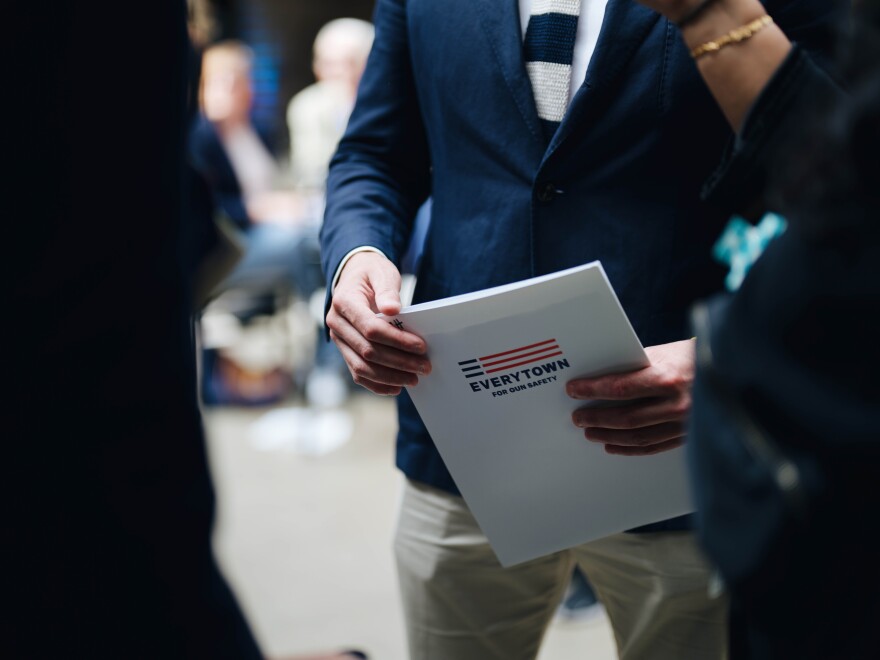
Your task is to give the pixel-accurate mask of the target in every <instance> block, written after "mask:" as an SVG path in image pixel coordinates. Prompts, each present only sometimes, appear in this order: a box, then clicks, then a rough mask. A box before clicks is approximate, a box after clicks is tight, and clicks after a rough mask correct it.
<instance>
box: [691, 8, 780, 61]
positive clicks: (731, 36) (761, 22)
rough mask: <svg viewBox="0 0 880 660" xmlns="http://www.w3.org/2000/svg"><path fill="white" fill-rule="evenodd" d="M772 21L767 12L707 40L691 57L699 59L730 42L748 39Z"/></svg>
mask: <svg viewBox="0 0 880 660" xmlns="http://www.w3.org/2000/svg"><path fill="white" fill-rule="evenodd" d="M772 22H773V19H772V18H770V17H769V16H768V15H767V14H764V15H763V16H761V18H756V19H755V20H754V21H752V22H751V23H747V24H746V25H743V26H741V27H738V28H736V29H734V30H731V31H730V32H728V33H727V34H725V35H724V36H723V37H718V38H717V39H713V40H712V41H707V42H706V43H704V44H703V45H701V46H697V47H696V48H694V49H693V50H692V51H691V57H693V58H694V59H697V58H698V57H702V56H703V55H705V54H706V53H714V52H717V51H719V50H721V49H722V48H724V47H725V46H727V45H729V44H738V43H739V42H740V41H745V40H746V39H748V38H750V37H753V36H755V34H757V33H758V32H760V31H761V30H762V29H764V28H765V27H767V26H768V25H770V24H771V23H772Z"/></svg>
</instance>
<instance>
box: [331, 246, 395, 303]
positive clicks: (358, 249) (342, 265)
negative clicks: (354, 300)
mask: <svg viewBox="0 0 880 660" xmlns="http://www.w3.org/2000/svg"><path fill="white" fill-rule="evenodd" d="M358 252H375V253H376V254H381V255H382V256H383V257H385V258H386V259H387V258H388V257H387V255H386V254H385V253H384V252H382V250H380V249H379V248H374V247H372V246H371V245H362V246H361V247H356V248H355V249H354V250H352V251H350V252H349V253H348V254H346V255H345V256H344V257H342V261H340V262H339V265H338V266H337V267H336V272H335V273H334V274H333V281H332V282H331V283H330V295H331V296H332V295H333V292H334V291H335V290H336V283H337V282H338V281H339V276H340V275H342V269H343V268H345V264H347V263H348V260H349V259H351V258H352V257H353V256H354V255H356V254H357V253H358Z"/></svg>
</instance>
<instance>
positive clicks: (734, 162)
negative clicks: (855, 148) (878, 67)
mask: <svg viewBox="0 0 880 660" xmlns="http://www.w3.org/2000/svg"><path fill="white" fill-rule="evenodd" d="M765 6H766V9H767V12H768V13H769V14H770V15H771V16H773V18H774V21H775V22H776V23H777V24H778V25H779V26H780V27H781V28H782V30H783V31H784V32H785V34H786V36H787V37H788V38H789V39H790V40H791V41H792V43H793V44H794V48H793V49H792V51H791V52H790V53H789V55H788V57H787V58H786V60H785V61H784V62H783V64H782V65H781V66H780V68H779V70H778V71H777V72H776V73H775V74H774V76H773V78H772V79H771V80H770V82H769V83H768V84H767V87H765V89H764V90H763V92H762V93H761V95H760V96H759V97H758V99H757V100H756V101H755V103H754V105H753V106H752V108H751V109H750V110H749V113H748V115H747V116H746V119H745V122H744V123H743V126H742V128H741V130H740V132H739V134H738V135H736V136H735V137H734V138H733V139H732V140H731V143H730V144H729V145H728V148H727V150H726V151H725V154H724V156H723V158H722V160H721V163H720V165H719V166H718V168H717V169H716V170H715V171H714V172H713V173H712V175H711V176H710V177H709V179H708V180H707V181H706V183H705V185H704V187H703V199H704V200H706V201H707V202H709V203H710V204H712V205H713V206H715V207H718V208H721V209H723V210H724V211H727V212H730V213H739V214H742V215H745V216H747V217H749V216H757V215H760V214H761V213H763V212H764V211H766V210H768V209H767V200H766V198H765V194H766V189H767V185H768V176H769V175H771V174H772V172H773V171H774V170H775V169H777V168H778V167H780V166H781V167H784V166H785V162H786V155H787V154H789V155H792V156H793V153H792V152H790V151H789V148H790V146H791V145H792V144H793V143H796V141H797V139H798V136H797V132H798V131H799V130H802V129H803V127H804V126H806V125H807V124H808V119H809V117H811V116H812V115H813V114H814V113H815V112H817V111H818V110H820V108H819V107H818V106H819V103H820V102H821V103H822V104H823V105H824V104H834V103H836V102H838V101H839V99H840V97H842V96H843V94H844V92H843V90H842V88H841V86H840V85H839V83H838V82H837V81H836V80H835V79H834V77H833V76H832V75H831V74H830V73H829V71H831V55H832V53H833V51H834V43H835V40H836V38H837V37H838V36H839V34H838V30H839V28H840V27H841V26H842V25H843V19H844V17H845V16H846V8H847V6H848V3H846V2H842V1H841V0H779V1H775V2H774V1H772V0H768V1H767V2H766V3H765Z"/></svg>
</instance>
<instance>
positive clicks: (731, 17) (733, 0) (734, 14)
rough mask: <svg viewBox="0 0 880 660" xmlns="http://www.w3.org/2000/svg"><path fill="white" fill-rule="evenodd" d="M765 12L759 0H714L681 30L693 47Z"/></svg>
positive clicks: (683, 36)
mask: <svg viewBox="0 0 880 660" xmlns="http://www.w3.org/2000/svg"><path fill="white" fill-rule="evenodd" d="M765 13H766V11H765V10H764V6H763V5H762V4H761V3H760V2H759V0H714V2H712V3H711V4H710V5H709V6H707V7H706V8H705V10H703V11H701V12H700V14H699V15H698V16H697V17H695V19H694V20H693V21H691V22H689V23H688V24H687V25H685V26H684V27H683V28H682V30H681V35H682V38H683V39H684V42H685V44H687V46H688V48H691V49H693V48H695V47H697V46H699V45H700V44H703V43H705V42H707V41H709V40H711V39H715V38H717V37H719V36H721V35H723V34H725V33H727V32H729V31H730V30H733V29H735V28H738V27H740V26H742V25H746V24H747V23H749V22H751V21H754V20H755V19H756V18H759V17H760V16H763V15H764V14H765Z"/></svg>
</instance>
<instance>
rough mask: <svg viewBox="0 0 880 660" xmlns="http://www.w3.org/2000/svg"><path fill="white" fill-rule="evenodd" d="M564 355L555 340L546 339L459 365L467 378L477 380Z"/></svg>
mask: <svg viewBox="0 0 880 660" xmlns="http://www.w3.org/2000/svg"><path fill="white" fill-rule="evenodd" d="M558 355H562V350H561V349H560V348H559V343H558V342H557V341H556V340H555V339H546V340H544V341H539V342H537V343H535V344H529V345H528V346H520V347H519V348H512V349H510V350H508V351H502V352H500V353H493V354H492V355H484V356H483V357H478V358H472V359H470V360H462V361H461V362H459V363H458V366H459V367H460V368H461V372H462V374H464V376H465V378H476V377H477V376H485V375H487V374H494V373H498V372H500V371H507V370H508V369H514V368H516V367H522V366H523V365H526V364H532V363H533V362H540V361H541V360H546V359H548V358H552V357H556V356H558Z"/></svg>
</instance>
